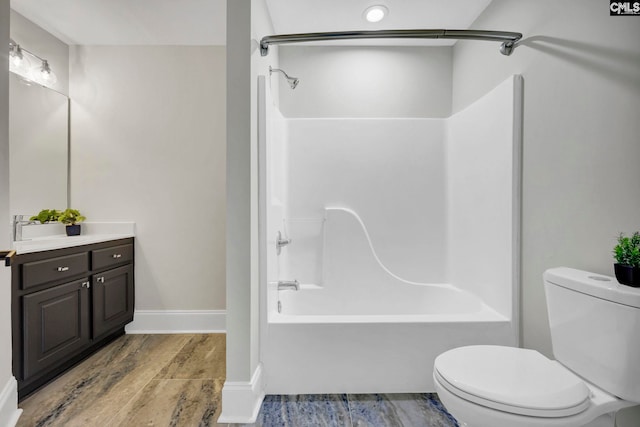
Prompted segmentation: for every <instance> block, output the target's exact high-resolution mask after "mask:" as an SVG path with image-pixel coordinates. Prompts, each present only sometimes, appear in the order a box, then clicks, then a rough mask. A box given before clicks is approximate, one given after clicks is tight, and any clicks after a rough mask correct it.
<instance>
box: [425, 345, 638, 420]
mask: <svg viewBox="0 0 640 427" xmlns="http://www.w3.org/2000/svg"><path fill="white" fill-rule="evenodd" d="M433 380H434V384H435V387H436V392H437V393H438V396H439V398H440V400H441V401H442V403H443V404H444V406H445V407H446V408H447V410H448V411H449V412H451V413H452V414H453V415H454V417H455V418H456V419H457V420H458V422H459V423H460V425H461V426H465V425H466V426H469V427H516V426H517V427H577V426H588V427H612V426H613V425H614V419H615V418H614V414H615V412H616V411H618V410H619V409H622V408H624V407H627V406H633V405H636V403H633V402H629V401H625V400H622V399H618V398H617V397H615V396H613V395H611V394H609V393H607V392H605V391H603V390H601V389H599V388H598V387H596V386H595V385H593V384H590V383H588V382H587V381H584V380H583V379H581V378H580V377H578V376H577V375H575V374H574V373H573V372H571V371H570V370H568V369H567V368H565V367H564V366H562V365H561V364H560V363H558V362H556V361H552V360H549V359H547V358H546V357H544V356H543V355H542V354H540V353H538V352H536V351H534V350H526V349H519V348H512V347H501V346H469V347H460V348H456V349H453V350H450V351H448V352H445V353H443V354H441V355H440V356H438V357H437V358H436V360H435V364H434V371H433Z"/></svg>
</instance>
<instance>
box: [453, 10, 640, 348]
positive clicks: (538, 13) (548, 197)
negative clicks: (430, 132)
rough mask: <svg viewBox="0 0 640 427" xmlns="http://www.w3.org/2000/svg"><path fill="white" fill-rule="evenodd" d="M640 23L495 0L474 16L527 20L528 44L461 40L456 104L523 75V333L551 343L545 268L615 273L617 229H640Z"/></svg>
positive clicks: (535, 343) (539, 344)
mask: <svg viewBox="0 0 640 427" xmlns="http://www.w3.org/2000/svg"><path fill="white" fill-rule="evenodd" d="M639 24H640V21H638V18H637V17H633V16H631V17H629V16H626V17H610V16H609V11H608V9H607V7H606V5H605V4H603V3H602V2H601V1H597V0H565V1H556V0H537V1H532V0H509V1H505V0H494V1H493V2H492V3H491V4H490V5H489V7H488V8H487V9H486V10H485V12H484V13H483V14H482V15H481V16H480V18H478V20H477V21H476V22H475V23H474V25H473V27H474V28H476V29H478V30H482V29H499V30H505V31H520V32H522V33H523V34H524V40H523V42H522V43H521V44H520V46H519V47H517V48H516V49H515V51H514V53H513V54H512V55H511V56H509V57H507V56H503V55H500V54H499V53H498V51H497V46H496V45H495V44H493V43H482V42H471V41H469V42H458V43H457V44H456V46H455V48H454V62H453V64H454V66H453V67H454V71H453V109H454V111H459V110H461V109H462V108H464V107H465V106H466V105H468V104H469V103H471V102H472V101H474V100H475V99H477V98H478V97H479V96H481V95H482V94H484V93H486V92H487V91H488V90H489V89H490V88H492V87H494V86H495V85H497V84H498V83H499V82H500V81H502V80H504V79H505V78H506V77H507V76H508V75H511V74H522V76H523V78H524V82H525V83H524V133H523V218H522V221H523V225H522V232H523V236H522V238H523V242H522V257H523V264H522V269H523V271H522V281H523V289H522V291H523V295H522V301H523V309H522V310H523V338H524V346H525V347H528V348H534V349H537V350H539V351H542V352H543V353H545V354H547V355H551V342H550V337H549V326H548V322H547V310H546V304H545V299H544V289H543V284H542V273H543V271H544V270H545V269H547V268H550V267H555V266H561V265H564V266H570V267H575V268H580V269H584V270H589V271H593V272H596V273H600V274H607V275H613V259H612V257H611V250H612V248H613V245H614V244H615V238H616V236H617V234H618V233H619V232H621V231H624V232H631V231H633V230H638V229H640V185H639V183H640V168H639V167H638V160H640V144H639V143H638V135H639V134H640V120H638V119H639V116H638V111H640V68H639V64H640V45H639V44H638V43H636V42H635V41H636V40H640V25H639Z"/></svg>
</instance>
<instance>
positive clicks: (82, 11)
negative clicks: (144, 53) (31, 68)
mask: <svg viewBox="0 0 640 427" xmlns="http://www.w3.org/2000/svg"><path fill="white" fill-rule="evenodd" d="M11 8H12V9H13V10H15V11H16V12H18V13H19V14H21V15H23V16H24V17H25V18H27V19H29V20H31V21H32V22H34V23H35V24H37V25H39V26H40V27H42V28H44V29H45V30H47V31H48V32H50V33H51V34H53V35H54V36H56V37H57V38H59V39H60V40H62V41H63V42H65V43H67V44H83V45H224V44H226V27H227V26H226V19H227V16H226V15H227V3H226V1H225V0H11Z"/></svg>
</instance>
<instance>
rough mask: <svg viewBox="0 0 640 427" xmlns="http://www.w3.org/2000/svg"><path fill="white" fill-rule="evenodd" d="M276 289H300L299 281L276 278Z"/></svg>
mask: <svg viewBox="0 0 640 427" xmlns="http://www.w3.org/2000/svg"><path fill="white" fill-rule="evenodd" d="M278 290H279V291H283V290H293V291H299V290H300V283H299V282H298V281H297V280H278Z"/></svg>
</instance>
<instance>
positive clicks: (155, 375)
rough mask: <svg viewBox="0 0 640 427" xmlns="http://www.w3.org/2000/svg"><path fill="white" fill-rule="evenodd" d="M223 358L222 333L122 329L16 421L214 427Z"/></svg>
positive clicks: (23, 426) (23, 425)
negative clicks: (144, 332)
mask: <svg viewBox="0 0 640 427" xmlns="http://www.w3.org/2000/svg"><path fill="white" fill-rule="evenodd" d="M225 358H226V345H225V335H224V334H188V335H183V334H181V335H125V336H122V337H120V338H118V339H117V340H116V341H114V342H113V343H111V344H109V345H108V346H107V347H105V348H104V349H102V350H100V351H99V352H98V353H96V354H94V355H93V356H91V357H90V358H88V359H86V360H85V361H84V362H82V363H81V364H79V365H77V366H76V367H74V368H73V369H71V370H70V371H68V372H67V373H65V374H64V375H62V376H60V377H59V378H57V379H56V380H54V381H53V382H51V383H49V384H48V385H46V386H45V387H43V388H42V389H40V390H38V391H37V392H36V393H34V394H32V395H31V396H29V397H27V398H26V399H25V400H24V401H22V402H21V403H20V404H19V405H18V406H19V407H20V408H22V409H23V410H24V412H23V414H22V416H21V417H20V420H19V421H18V427H35V426H38V427H45V426H64V427H75V426H78V427H87V426H100V427H102V426H106V427H116V426H123V427H125V426H126V427H130V426H216V425H218V424H216V422H215V421H216V420H217V419H218V417H219V416H220V400H221V390H222V385H223V384H224V379H225ZM225 426H226V425H225Z"/></svg>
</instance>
